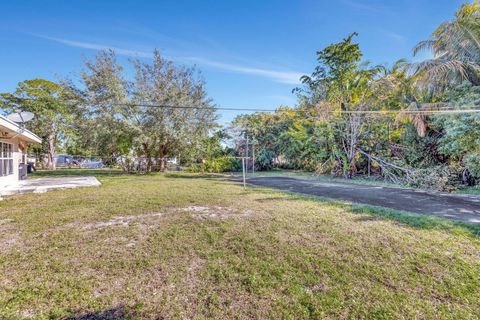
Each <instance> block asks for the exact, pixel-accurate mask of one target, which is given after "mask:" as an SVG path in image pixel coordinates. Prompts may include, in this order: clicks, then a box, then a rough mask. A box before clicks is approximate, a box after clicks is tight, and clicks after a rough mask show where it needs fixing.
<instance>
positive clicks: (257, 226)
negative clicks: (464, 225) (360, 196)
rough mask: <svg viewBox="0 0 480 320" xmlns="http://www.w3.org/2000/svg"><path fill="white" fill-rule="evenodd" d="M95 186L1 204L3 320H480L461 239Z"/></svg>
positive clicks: (364, 220)
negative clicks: (160, 319)
mask: <svg viewBox="0 0 480 320" xmlns="http://www.w3.org/2000/svg"><path fill="white" fill-rule="evenodd" d="M102 172H103V171H102ZM55 174H58V175H61V174H63V175H65V174H69V172H66V171H63V173H62V172H56V173H55ZM89 174H90V173H89ZM98 178H99V180H100V181H101V182H102V186H101V187H99V188H81V189H71V190H59V191H52V192H48V193H45V194H28V195H22V196H12V197H8V198H6V199H5V200H4V201H2V202H0V243H2V246H1V247H0V248H1V250H0V318H2V319H23V318H36V319H49V318H53V319H57V318H74V319H75V318H82V317H83V318H82V319H113V318H126V319H128V318H132V319H137V318H142V319H144V318H145V319H158V318H162V317H163V318H166V319H171V318H197V319H211V318H217V319H228V318H235V319H245V318H273V319H280V318H285V319H302V318H303V319H308V318H311V319H312V318H313V319H318V318H355V319H357V318H365V319H389V318H391V319H398V318H420V319H422V318H424V319H440V318H443V319H468V318H470V319H474V318H480V304H479V301H480V240H479V239H478V238H476V237H472V236H470V235H469V234H468V233H465V232H456V229H455V228H447V227H445V228H437V227H433V228H432V227H430V226H431V225H428V226H426V225H422V224H421V223H420V224H418V225H416V226H412V225H409V224H408V223H405V221H404V222H402V223H399V221H398V217H397V219H396V220H390V219H393V218H392V217H389V216H388V214H386V213H384V214H383V215H381V213H379V212H378V211H375V210H377V209H372V208H366V207H352V206H351V205H347V204H342V203H338V202H329V201H319V199H317V198H308V197H302V196H295V195H290V194H287V193H281V192H276V191H272V190H268V189H261V188H253V189H248V190H246V191H245V190H243V188H241V187H240V186H238V185H235V184H232V183H230V182H226V181H222V180H220V179H216V178H212V177H202V176H198V175H182V174H175V175H142V176H137V175H122V174H112V173H111V172H110V173H104V174H100V175H98ZM390 213H391V214H392V215H393V214H394V213H393V212H390ZM395 214H397V215H402V213H395ZM400 222H401V221H400ZM10 239H14V240H13V241H10V243H9V244H8V245H6V246H5V245H4V243H5V242H7V241H9V240H10Z"/></svg>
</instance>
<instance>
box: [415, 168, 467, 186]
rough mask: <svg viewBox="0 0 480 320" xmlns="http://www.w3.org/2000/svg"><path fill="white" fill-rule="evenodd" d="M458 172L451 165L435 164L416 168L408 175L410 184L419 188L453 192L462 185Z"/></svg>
mask: <svg viewBox="0 0 480 320" xmlns="http://www.w3.org/2000/svg"><path fill="white" fill-rule="evenodd" d="M459 176H460V175H459V174H458V172H457V171H456V170H455V169H453V168H452V167H449V166H435V167H431V168H428V169H417V170H414V171H413V172H412V173H411V174H410V175H409V177H408V185H410V186H412V187H417V188H426V189H434V190H439V191H446V192H452V191H455V190H456V189H457V188H458V186H459V185H460V179H459Z"/></svg>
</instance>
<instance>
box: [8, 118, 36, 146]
mask: <svg viewBox="0 0 480 320" xmlns="http://www.w3.org/2000/svg"><path fill="white" fill-rule="evenodd" d="M15 137H16V138H19V139H22V140H25V141H27V142H33V143H42V139H40V138H39V137H38V136H37V135H36V134H35V133H33V132H31V131H29V130H27V129H25V128H22V127H21V126H20V125H18V124H17V123H15V122H13V121H12V120H9V119H7V118H5V117H4V116H2V115H0V139H1V138H4V139H12V138H15Z"/></svg>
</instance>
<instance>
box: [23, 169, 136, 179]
mask: <svg viewBox="0 0 480 320" xmlns="http://www.w3.org/2000/svg"><path fill="white" fill-rule="evenodd" d="M122 174H123V175H127V174H126V173H125V172H123V171H122V170H120V169H108V168H106V169H79V168H72V169H68V168H62V169H57V170H38V171H36V172H35V173H31V174H29V175H28V176H29V177H32V178H44V177H69V176H96V177H102V176H103V177H107V176H118V175H122Z"/></svg>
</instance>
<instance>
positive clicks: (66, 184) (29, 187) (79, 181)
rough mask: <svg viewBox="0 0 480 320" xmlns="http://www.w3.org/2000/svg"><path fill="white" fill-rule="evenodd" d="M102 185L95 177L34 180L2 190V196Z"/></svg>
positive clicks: (0, 191)
mask: <svg viewBox="0 0 480 320" xmlns="http://www.w3.org/2000/svg"><path fill="white" fill-rule="evenodd" d="M100 185H101V183H100V182H99V181H98V180H97V178H95V177H55V178H34V179H28V180H23V181H20V182H19V183H18V184H17V185H13V186H7V187H5V188H1V189H0V196H7V195H14V194H23V193H44V192H47V191H50V190H55V189H72V188H79V187H93V186H100Z"/></svg>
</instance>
